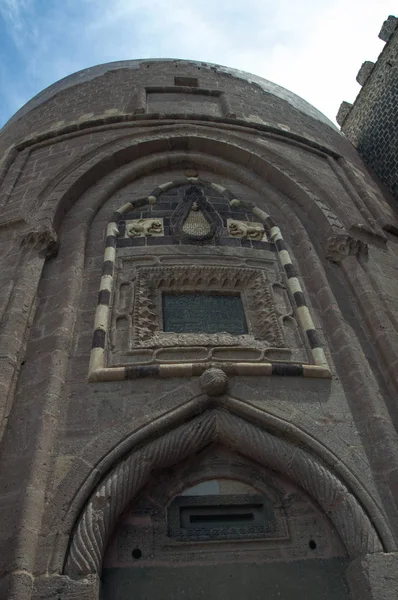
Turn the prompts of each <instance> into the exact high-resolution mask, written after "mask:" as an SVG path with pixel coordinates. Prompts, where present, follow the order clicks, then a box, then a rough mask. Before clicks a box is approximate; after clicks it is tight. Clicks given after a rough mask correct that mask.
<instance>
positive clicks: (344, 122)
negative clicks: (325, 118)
mask: <svg viewBox="0 0 398 600" xmlns="http://www.w3.org/2000/svg"><path fill="white" fill-rule="evenodd" d="M397 24H398V19H396V18H395V17H392V16H390V17H388V19H387V20H386V21H385V23H384V24H383V27H382V30H381V31H380V34H379V37H380V38H381V39H382V40H383V41H384V42H386V44H385V47H384V49H383V51H382V53H381V54H380V56H379V58H378V60H377V62H376V63H371V62H370V61H366V62H364V63H363V65H362V67H361V68H360V70H359V72H358V75H357V81H358V83H360V84H361V86H362V89H361V90H360V92H359V94H358V96H357V98H356V100H355V102H354V104H352V105H348V104H347V103H345V102H343V104H342V105H341V107H340V110H339V113H338V115H337V121H338V123H339V125H341V129H342V131H343V133H344V134H345V135H346V137H347V138H348V139H349V140H350V142H351V143H352V144H353V145H354V146H355V147H356V149H357V150H358V152H359V154H360V155H361V157H362V158H363V160H364V162H365V163H366V165H368V166H369V167H370V168H371V169H372V170H373V171H374V173H375V174H376V175H377V176H378V177H379V179H380V181H381V182H382V183H383V184H384V185H385V186H386V188H387V189H388V190H389V191H390V193H391V194H392V196H393V197H394V198H395V200H397V199H398V158H397V157H398V106H397V94H398V27H397Z"/></svg>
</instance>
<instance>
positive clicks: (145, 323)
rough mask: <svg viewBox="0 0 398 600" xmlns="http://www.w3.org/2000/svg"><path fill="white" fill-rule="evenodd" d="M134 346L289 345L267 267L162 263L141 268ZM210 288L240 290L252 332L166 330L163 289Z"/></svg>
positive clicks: (222, 290)
mask: <svg viewBox="0 0 398 600" xmlns="http://www.w3.org/2000/svg"><path fill="white" fill-rule="evenodd" d="M136 273H137V275H136V282H135V292H134V313H133V336H132V344H131V346H132V347H146V348H153V347H157V348H159V347H170V346H199V345H206V346H209V345H210V346H237V345H242V346H247V345H248V344H253V342H254V340H257V342H259V343H260V345H261V346H262V347H268V346H273V347H284V346H285V342H284V339H283V335H282V331H281V328H280V326H279V323H278V318H277V314H276V312H275V307H274V302H273V296H272V293H271V288H270V284H269V281H268V279H267V276H266V273H265V271H264V270H261V269H254V268H245V267H224V266H218V265H207V266H196V265H195V266H172V267H171V266H162V267H148V268H145V267H141V268H137V270H136ZM176 292H177V293H181V294H183V293H189V292H195V293H198V292H211V293H215V294H217V293H218V294H225V295H228V294H231V295H238V294H239V295H240V297H241V299H242V302H243V306H244V311H245V315H246V322H247V329H248V333H247V334H242V335H232V334H230V333H228V332H222V331H220V332H217V333H206V332H203V333H200V332H194V333H190V332H189V331H187V332H186V333H174V332H171V331H167V332H166V331H164V327H163V315H162V294H164V293H176Z"/></svg>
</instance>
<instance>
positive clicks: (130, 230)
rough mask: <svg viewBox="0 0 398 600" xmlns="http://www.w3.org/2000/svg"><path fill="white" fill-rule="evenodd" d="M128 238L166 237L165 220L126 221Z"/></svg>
mask: <svg viewBox="0 0 398 600" xmlns="http://www.w3.org/2000/svg"><path fill="white" fill-rule="evenodd" d="M125 235H126V237H151V236H159V235H164V228H163V219H134V220H132V221H126V234H125Z"/></svg>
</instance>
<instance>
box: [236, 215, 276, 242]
mask: <svg viewBox="0 0 398 600" xmlns="http://www.w3.org/2000/svg"><path fill="white" fill-rule="evenodd" d="M227 228H228V235H229V237H232V238H240V239H248V240H258V241H260V242H266V241H267V235H266V233H265V230H264V225H263V224H262V223H251V222H250V221H236V220H235V219H228V221H227Z"/></svg>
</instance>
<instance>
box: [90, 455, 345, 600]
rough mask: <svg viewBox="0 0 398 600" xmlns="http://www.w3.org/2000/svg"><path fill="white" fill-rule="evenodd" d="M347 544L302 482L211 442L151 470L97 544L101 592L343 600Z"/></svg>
mask: <svg viewBox="0 0 398 600" xmlns="http://www.w3.org/2000/svg"><path fill="white" fill-rule="evenodd" d="M348 560H349V559H348V556H347V552H346V550H345V548H344V546H343V544H342V542H341V539H340V537H339V535H338V534H337V532H336V530H335V528H334V527H333V525H332V524H331V523H330V521H329V519H328V518H327V517H326V515H325V514H324V513H322V512H321V511H320V509H319V508H318V507H317V506H316V505H315V503H314V502H313V501H312V500H311V499H310V497H309V496H308V494H306V493H305V492H304V491H303V490H302V489H300V488H299V487H298V486H297V485H296V484H294V483H292V482H291V481H289V480H288V479H287V478H285V477H283V476H281V475H279V474H277V473H276V472H275V471H273V470H272V469H269V468H266V467H263V466H260V465H259V464H257V463H255V462H254V461H252V460H250V459H248V458H246V457H244V456H242V455H241V454H240V453H239V452H233V451H231V450H229V449H228V448H226V447H225V446H221V445H219V444H211V445H210V446H207V447H206V448H204V449H203V450H202V451H201V452H199V453H197V454H195V455H193V456H192V455H191V456H190V457H188V458H187V459H186V460H183V461H182V462H181V463H179V464H178V465H177V466H174V467H171V468H169V469H164V470H162V471H155V472H152V474H151V476H150V479H149V481H148V483H147V485H146V486H145V488H144V489H143V490H141V492H139V494H138V495H137V496H136V497H135V499H134V500H133V502H132V503H131V504H130V505H129V506H128V507H127V508H126V510H125V511H124V513H123V515H122V516H121V518H120V519H119V522H118V524H117V525H116V527H115V529H114V531H113V534H112V536H111V539H110V542H109V544H108V547H107V550H106V552H105V556H104V561H103V569H102V575H101V598H102V600H111V599H112V600H128V599H130V598H132V597H137V598H140V599H142V600H153V599H155V598H162V600H171V599H174V598H189V599H190V600H199V599H204V598H206V599H207V600H213V599H214V600H215V599H217V600H227V599H230V598H245V599H247V600H259V599H260V598H261V599H262V598H271V599H274V598H275V600H276V599H281V598H283V599H284V600H293V599H296V598H297V594H298V590H300V593H302V594H303V597H305V598H306V599H308V600H311V599H314V600H315V599H317V600H318V599H319V598H322V599H323V600H337V599H338V600H345V599H348V597H349V596H348V590H347V585H346V581H345V573H344V572H345V569H346V566H347V562H348Z"/></svg>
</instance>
